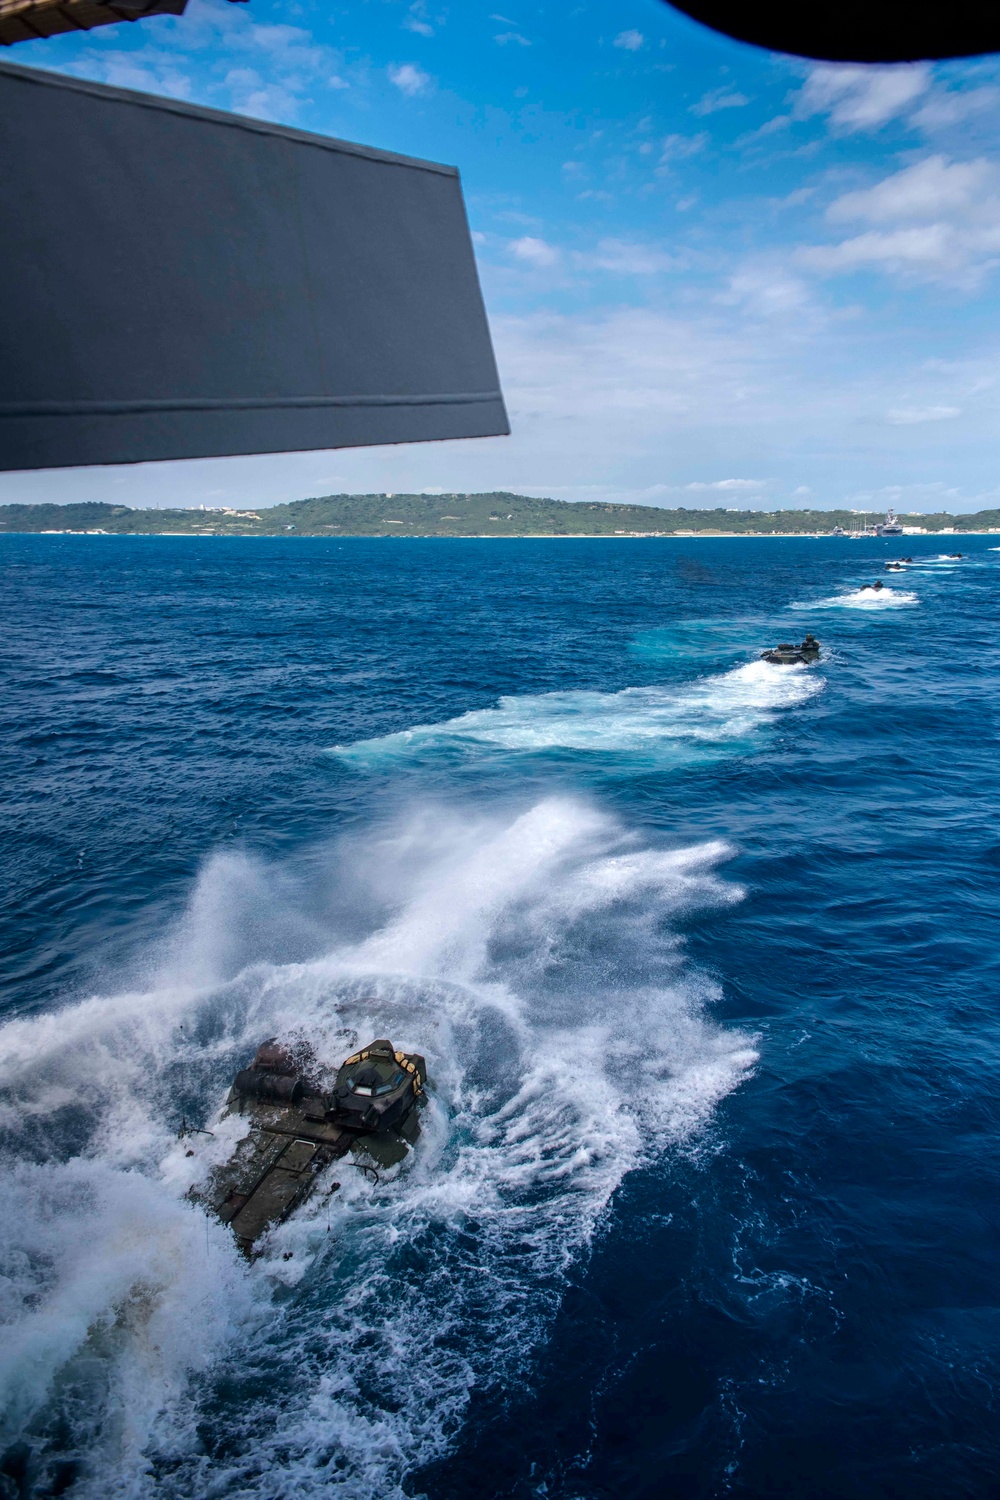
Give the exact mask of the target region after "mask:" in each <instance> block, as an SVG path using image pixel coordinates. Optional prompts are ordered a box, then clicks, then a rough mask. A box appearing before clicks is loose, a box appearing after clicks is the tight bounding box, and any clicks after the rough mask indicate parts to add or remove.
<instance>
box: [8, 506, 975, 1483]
mask: <svg viewBox="0 0 1000 1500" xmlns="http://www.w3.org/2000/svg"><path fill="white" fill-rule="evenodd" d="M949 542H950V545H952V546H954V547H955V548H961V550H962V552H963V553H964V554H965V555H964V556H963V557H962V558H961V559H957V560H956V559H949V558H947V557H945V556H943V555H942V542H941V539H934V538H910V537H907V538H906V539H905V546H903V547H901V546H900V543H899V542H898V541H896V542H892V541H890V540H866V541H861V542H848V541H846V540H837V539H816V540H813V539H776V540H772V539H760V540H754V539H740V540H733V541H730V540H725V539H718V540H707V539H706V540H697V539H683V540H681V539H678V540H656V539H648V540H641V541H611V540H600V541H596V540H576V541H492V540H491V541H450V540H447V541H433V540H426V541H420V540H411V541H396V540H395V539H393V540H389V541H380V540H373V541H368V540H354V541H352V540H342V541H334V540H330V541H327V540H307V539H298V540H294V541H293V540H285V539H281V540H256V539H254V540H251V539H246V540H238V539H233V540H217V539H179V538H178V539H175V538H125V537H122V538H118V537H58V536H51V537H27V536H25V537H21V536H9V535H8V536H4V537H0V564H2V567H3V574H4V583H5V586H4V590H3V594H2V598H0V611H2V627H3V647H4V649H3V684H2V692H0V716H2V720H3V727H2V735H0V753H2V757H3V778H2V796H3V811H4V817H3V825H2V839H3V859H2V864H0V877H2V884H3V901H4V921H3V924H2V927H0V978H2V985H3V988H2V1005H3V1010H2V1017H0V1166H2V1192H3V1199H2V1209H3V1211H2V1212H0V1323H2V1325H3V1326H2V1334H0V1411H2V1418H0V1496H2V1497H4V1500H8V1497H24V1496H32V1497H34V1496H38V1497H42V1496H45V1497H47V1496H56V1495H69V1496H73V1497H80V1500H92V1497H93V1500H96V1497H101V1500H105V1497H121V1500H124V1497H129V1500H131V1497H143V1500H145V1497H149V1500H181V1497H191V1500H202V1497H240V1500H286V1497H288V1500H291V1497H293V1496H294V1497H296V1500H312V1497H320V1496H322V1497H330V1496H342V1497H344V1500H396V1497H403V1496H412V1497H417V1496H426V1497H429V1500H482V1497H501V1496H504V1497H506V1496H510V1497H535V1496H544V1497H547V1500H556V1497H558V1500H598V1497H618V1496H625V1495H627V1496H629V1497H661V1496H664V1495H670V1496H672V1497H716V1496H719V1497H722V1496H743V1497H760V1500H764V1497H772V1496H775V1495H779V1494H780V1495H796V1496H798V1495H802V1496H806V1495H808V1496H810V1497H817V1496H818V1497H827V1496H828V1497H838V1500H843V1497H851V1500H875V1497H898V1496H903V1495H905V1496H906V1497H908V1500H914V1497H928V1500H930V1497H934V1500H939V1497H941V1496H944V1495H947V1496H974V1497H980V1496H981V1497H988V1496H993V1495H995V1494H996V1493H997V1486H998V1480H997V1475H998V1473H1000V1421H998V1416H1000V1413H998V1410H997V1406H998V1382H1000V1279H998V1249H997V1246H998V1229H1000V1192H998V1187H1000V1183H998V1177H1000V1167H998V1163H1000V1152H998V1147H1000V996H998V982H997V981H998V964H997V955H998V939H997V932H998V928H997V918H998V914H1000V884H998V877H1000V828H998V806H1000V792H998V786H997V741H998V729H997V717H996V708H995V704H996V701H997V686H998V672H1000V652H998V645H997V641H998V629H1000V607H998V599H1000V555H998V553H997V549H996V548H993V547H991V546H990V539H988V538H986V537H956V538H955V539H954V541H953V542H952V541H951V539H949ZM901 551H905V552H906V553H908V554H912V555H913V558H914V562H913V565H912V566H910V567H908V568H907V570H906V573H905V575H901V574H884V573H882V569H883V565H884V563H885V561H886V560H888V559H889V558H891V557H893V556H894V555H898V554H899V553H900V552H901ZM878 576H883V577H884V578H885V581H886V588H885V589H884V590H883V591H882V592H881V593H880V594H878V595H875V594H873V593H872V592H871V591H870V590H866V589H864V588H863V585H864V584H865V583H867V582H871V581H873V580H874V579H875V578H876V577H878ZM810 628H811V629H813V630H814V631H815V632H816V634H817V635H819V637H820V639H821V641H822V644H823V652H822V657H821V659H820V661H819V663H818V664H817V665H816V666H815V667H812V668H809V669H805V668H798V667H796V668H788V669H783V668H776V667H771V666H768V665H767V664H765V663H762V662H761V661H760V660H759V653H760V651H761V650H762V649H763V648H764V647H765V646H767V645H769V644H774V643H775V642H776V641H777V640H787V639H796V638H799V637H800V636H801V634H802V633H803V631H804V630H806V629H810ZM285 1031H294V1032H298V1033H302V1034H304V1035H306V1036H308V1037H309V1039H310V1040H311V1041H312V1042H313V1044H314V1045H315V1046H316V1047H317V1048H318V1050H319V1051H320V1052H321V1053H322V1054H323V1055H324V1056H326V1057H329V1058H330V1059H331V1060H333V1061H338V1060H339V1059H340V1058H341V1057H342V1056H343V1055H344V1054H345V1053H346V1052H347V1051H349V1050H350V1049H352V1048H353V1047H354V1045H355V1043H356V1042H357V1041H358V1040H364V1039H366V1038H369V1037H370V1036H372V1035H373V1034H386V1035H389V1036H391V1037H392V1039H393V1041H394V1042H395V1043H396V1044H397V1045H398V1046H403V1047H406V1048H407V1049H411V1048H412V1049H418V1050H420V1051H422V1052H424V1053H425V1054H426V1056H427V1058H428V1063H429V1068H430V1076H431V1089H430V1101H429V1107H428V1108H427V1109H426V1110H425V1111H424V1114H423V1120H422V1132H421V1136H420V1139H419V1142H418V1144H417V1147H416V1149H415V1150H414V1151H413V1152H412V1153H411V1154H410V1155H409V1156H408V1157H407V1159H406V1160H405V1161H404V1162H403V1163H401V1164H400V1165H398V1166H397V1167H395V1168H393V1169H391V1170H390V1171H389V1172H387V1173H385V1174H383V1175H382V1177H381V1178H380V1180H379V1182H378V1183H377V1184H375V1183H373V1182H371V1181H370V1180H369V1178H368V1176H367V1175H366V1174H364V1173H362V1172H352V1171H350V1170H348V1168H347V1167H346V1166H344V1167H341V1169H340V1171H339V1175H340V1176H341V1178H342V1179H346V1180H344V1181H343V1187H342V1190H341V1191H340V1193H338V1194H337V1195H336V1197H334V1198H326V1197H321V1196H317V1197H316V1198H315V1199H314V1200H313V1201H312V1202H311V1203H310V1204H308V1205H306V1206H305V1207H304V1208H303V1209H301V1210H300V1211H299V1212H298V1213H296V1214H295V1215H293V1217H292V1218H291V1219H290V1220H289V1221H288V1222H287V1223H286V1224H285V1225H283V1226H281V1227H280V1228H279V1229H278V1230H276V1231H275V1232H274V1233H273V1235H272V1236H271V1238H270V1240H269V1241H268V1243H267V1247H266V1251H265V1254H264V1255H263V1256H262V1257H261V1258H260V1259H259V1260H258V1261H257V1262H255V1264H254V1265H253V1266H247V1265H246V1264H245V1263H243V1262H242V1261H241V1259H240V1258H239V1256H238V1255H237V1254H236V1251H235V1248H234V1246H233V1244H232V1242H231V1240H230V1238H229V1235H228V1232H227V1231H225V1230H224V1229H223V1228H222V1227H221V1226H220V1225H218V1224H215V1223H213V1222H211V1221H209V1219H208V1218H207V1217H206V1216H205V1215H204V1214H203V1213H202V1212H201V1210H200V1209H199V1208H198V1207H197V1206H195V1204H193V1203H192V1202H191V1201H190V1200H189V1198H188V1197H187V1190H188V1188H189V1187H190V1185H191V1184H192V1183H193V1182H196V1181H197V1180H198V1179H199V1176H200V1175H202V1174H203V1173H204V1172H205V1171H206V1170H207V1168H208V1166H209V1165H210V1163H211V1161H212V1160H214V1159H217V1158H218V1157H219V1156H222V1155H224V1154H225V1153H226V1151H227V1150H228V1149H229V1145H230V1143H231V1142H230V1131H229V1127H228V1126H227V1125H226V1124H225V1123H221V1122H220V1120H219V1110H220V1106H221V1103H222V1101H223V1099H224V1096H225V1092H226V1088H227V1085H228V1081H229V1079H230V1078H231V1076H232V1074H233V1072H234V1071H235V1070H236V1069H237V1068H238V1067H239V1066H242V1065H243V1064H244V1063H245V1061H246V1060H247V1058H248V1057H249V1055H250V1054H251V1052H252V1050H253V1048H254V1047H255V1045H256V1044H257V1042H258V1041H260V1040H261V1039H262V1038H264V1037H266V1036H269V1035H272V1034H274V1033H276V1032H285ZM182 1121H187V1122H188V1123H189V1124H194V1125H197V1126H198V1127H200V1128H201V1129H202V1130H205V1131H209V1132H212V1133H211V1134H206V1135H198V1136H195V1137H191V1136H185V1137H184V1138H183V1139H179V1138H178V1131H179V1128H180V1126H181V1123H182ZM191 1150H193V1151H194V1155H193V1156H191V1155H188V1154H187V1153H188V1152H189V1151H191Z"/></svg>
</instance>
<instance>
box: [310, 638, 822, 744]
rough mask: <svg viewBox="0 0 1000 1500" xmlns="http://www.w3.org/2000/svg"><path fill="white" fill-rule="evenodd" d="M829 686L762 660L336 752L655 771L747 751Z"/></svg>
mask: <svg viewBox="0 0 1000 1500" xmlns="http://www.w3.org/2000/svg"><path fill="white" fill-rule="evenodd" d="M822 688H823V679H822V677H820V676H818V675H817V674H816V673H814V672H807V671H805V670H804V669H796V668H788V667H775V666H772V665H770V664H769V663H768V662H763V661H755V662H748V663H747V664H746V665H744V666H741V667H735V668H733V669H732V670H731V671H729V672H723V673H719V674H715V675H712V676H708V677H702V678H699V679H697V680H696V681H695V682H693V683H686V684H684V685H683V686H681V687H660V686H656V687H633V688H625V689H623V690H622V691H621V692H617V693H597V692H591V691H585V690H582V689H581V690H576V691H568V692H555V693H539V694H534V695H527V696H523V697H513V696H510V697H502V698H501V699H500V700H499V702H498V703H497V705H496V706H495V707H493V708H483V709H474V710H472V711H471V712H469V713H465V714H460V715H459V716H458V717H457V718H454V719H448V720H445V721H444V722H443V723H440V724H423V725H417V726H416V727H414V728H412V729H405V730H402V731H400V732H399V733H397V734H390V735H384V736H382V737H381V738H379V739H372V740H361V741H359V742H358V743H356V744H353V745H341V746H338V747H336V749H335V752H334V753H336V754H337V755H339V756H340V757H342V758H343V759H344V760H346V761H347V762H348V763H350V764H354V765H359V766H368V765H374V766H378V765H380V764H383V763H392V762H394V761H399V760H407V759H411V758H412V759H419V758H421V757H424V756H434V755H435V754H436V753H441V752H444V753H448V752H452V753H454V752H457V753H460V754H461V753H465V754H470V753H472V754H475V753H484V752H486V753H488V752H490V751H496V750H500V751H505V752H510V751H521V752H527V753H531V752H545V751H567V750H569V751H585V752H586V751H590V752H596V753H602V754H605V755H624V756H626V757H639V758H641V759H642V760H644V761H645V762H647V763H649V764H654V765H656V764H663V763H671V762H678V761H680V762H685V761H691V760H697V759H699V758H701V757H702V756H704V754H705V753H706V751H707V750H708V748H709V747H713V750H714V751H719V750H724V749H725V747H726V746H727V745H732V746H734V747H739V746H741V745H743V744H745V742H746V741H747V740H748V739H749V738H751V737H753V736H755V735H757V734H758V733H759V732H760V731H762V730H764V729H765V728H766V727H767V726H768V725H770V724H771V723H772V721H773V719H774V717H775V715H776V714H777V713H779V712H781V711H782V710H787V709H791V708H794V707H797V706H798V705H800V704H802V703H805V702H806V701H808V699H810V698H811V697H813V696H814V695H815V694H816V693H818V692H820V691H822Z"/></svg>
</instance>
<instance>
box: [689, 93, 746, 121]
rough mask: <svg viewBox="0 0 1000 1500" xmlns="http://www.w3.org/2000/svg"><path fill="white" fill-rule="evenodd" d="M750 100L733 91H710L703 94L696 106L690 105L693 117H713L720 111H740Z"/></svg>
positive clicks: (744, 95)
mask: <svg viewBox="0 0 1000 1500" xmlns="http://www.w3.org/2000/svg"><path fill="white" fill-rule="evenodd" d="M749 103H750V100H749V98H748V96H747V95H746V94H740V93H737V91H736V90H735V89H712V91H711V93H708V94H703V95H702V97H701V98H700V99H699V100H698V103H697V104H692V106H691V113H692V114H693V115H714V114H717V113H718V111H719V110H720V109H742V108H743V106H744V105H746V104H749Z"/></svg>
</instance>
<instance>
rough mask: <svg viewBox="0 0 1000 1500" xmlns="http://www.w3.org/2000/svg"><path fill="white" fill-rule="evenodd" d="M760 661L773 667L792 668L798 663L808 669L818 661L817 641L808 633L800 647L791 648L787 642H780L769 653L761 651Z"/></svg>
mask: <svg viewBox="0 0 1000 1500" xmlns="http://www.w3.org/2000/svg"><path fill="white" fill-rule="evenodd" d="M760 659H761V661H769V662H770V663H771V664H772V666H775V667H794V666H797V665H798V664H799V663H800V662H801V663H802V664H803V665H804V666H807V667H808V666H810V665H811V664H812V663H813V662H814V661H817V660H818V659H819V641H818V640H817V639H816V637H815V636H814V635H813V634H812V633H811V632H810V633H809V635H807V636H806V638H805V640H804V641H803V642H802V644H801V645H800V646H793V645H790V644H789V642H788V641H782V642H781V644H780V645H778V646H774V647H772V648H771V650H770V651H762V652H761V653H760Z"/></svg>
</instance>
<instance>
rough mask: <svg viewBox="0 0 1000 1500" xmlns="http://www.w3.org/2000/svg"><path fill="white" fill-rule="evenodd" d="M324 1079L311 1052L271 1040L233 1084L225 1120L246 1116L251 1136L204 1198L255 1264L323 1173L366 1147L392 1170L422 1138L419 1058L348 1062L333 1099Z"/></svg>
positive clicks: (374, 1047) (381, 1048) (380, 1046)
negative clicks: (264, 1243) (268, 1237)
mask: <svg viewBox="0 0 1000 1500" xmlns="http://www.w3.org/2000/svg"><path fill="white" fill-rule="evenodd" d="M319 1071H320V1070H319V1069H318V1067H317V1063H316V1058H315V1056H314V1055H313V1053H312V1052H311V1050H310V1049H309V1048H308V1047H306V1046H303V1045H297V1046H294V1047H293V1046H289V1045H284V1044H282V1043H281V1042H278V1041H277V1040H276V1039H274V1038H271V1039H270V1040H269V1041H266V1042H263V1043H262V1044H261V1046H259V1047H258V1048H257V1053H256V1056H255V1057H254V1060H253V1062H252V1063H251V1065H250V1067H249V1068H244V1069H243V1071H242V1072H240V1073H237V1075H236V1077H235V1078H234V1079H233V1085H232V1088H231V1089H230V1091H229V1097H228V1099H227V1100H226V1114H227V1115H233V1114H238V1115H241V1116H243V1117H244V1118H245V1119H246V1121H247V1133H246V1134H245V1135H244V1136H243V1138H242V1139H241V1141H240V1143H239V1145H238V1146H237V1147H236V1150H235V1151H234V1152H233V1155H232V1156H231V1157H230V1158H229V1160H228V1161H227V1162H224V1163H223V1164H222V1166H220V1167H216V1168H215V1169H214V1170H213V1172H212V1173H211V1174H210V1177H209V1181H208V1183H207V1185H206V1186H205V1187H204V1188H202V1189H199V1190H197V1193H196V1196H197V1197H198V1198H199V1199H200V1200H201V1201H202V1202H204V1203H205V1205H206V1206H207V1207H209V1208H210V1209H212V1211H213V1212H214V1213H216V1214H217V1215H218V1216H219V1218H220V1219H221V1220H222V1222H223V1223H224V1224H228V1225H230V1227H231V1228H232V1231H233V1234H234V1235H235V1236H236V1240H237V1243H238V1244H239V1246H240V1249H241V1250H242V1251H243V1252H244V1254H245V1255H247V1256H249V1257H251V1258H252V1257H253V1255H254V1253H255V1246H256V1244H257V1241H258V1240H259V1239H260V1237H261V1236H262V1235H263V1234H264V1232H265V1230H267V1229H269V1228H270V1227H271V1226H272V1225H274V1224H280V1223H281V1221H282V1220H283V1219H286V1218H287V1217H288V1215H289V1214H290V1213H291V1212H292V1210H293V1209H294V1208H296V1207H297V1206H298V1205H299V1204H300V1203H302V1202H304V1200H305V1199H306V1198H307V1197H308V1196H309V1194H310V1193H311V1192H312V1190H313V1188H314V1187H315V1186H316V1183H317V1179H318V1177H319V1174H320V1173H321V1172H322V1170H323V1168H324V1167H326V1166H329V1164H330V1163H331V1162H333V1161H336V1160H338V1159H339V1158H340V1157H343V1156H346V1155H347V1153H348V1151H350V1150H351V1149H352V1147H354V1146H356V1145H358V1144H359V1142H360V1141H361V1140H362V1139H363V1140H364V1141H365V1145H366V1148H367V1150H368V1153H369V1154H371V1155H372V1156H373V1157H374V1158H375V1160H377V1161H379V1162H386V1161H391V1160H398V1159H399V1158H400V1156H401V1155H402V1154H403V1153H404V1152H405V1149H406V1144H407V1143H408V1142H412V1141H413V1139H415V1137H416V1134H417V1117H416V1107H417V1106H418V1105H419V1104H420V1103H422V1101H423V1097H424V1086H425V1084H426V1082H427V1065H426V1063H425V1062H424V1059H423V1058H422V1057H421V1056H420V1055H419V1054H418V1053H416V1052H397V1051H396V1049H395V1048H394V1047H393V1045H392V1043H391V1042H390V1041H388V1040H385V1039H381V1040H379V1041H374V1042H371V1043H369V1045H368V1046H367V1047H364V1048H362V1049H361V1050H360V1051H359V1052H355V1053H353V1054H352V1056H350V1057H349V1058H348V1059H347V1061H346V1062H345V1063H344V1064H343V1065H342V1067H341V1068H340V1069H339V1071H338V1073H337V1076H336V1079H335V1081H334V1084H333V1088H332V1089H329V1088H324V1086H323V1084H322V1082H321V1081H320V1080H319V1078H318V1077H317V1075H318V1074H319ZM359 1165H365V1163H359ZM338 1186H339V1184H338V1183H331V1184H330V1186H329V1188H328V1189H327V1191H328V1192H333V1191H334V1190H335V1188H336V1187H338Z"/></svg>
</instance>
